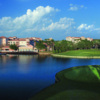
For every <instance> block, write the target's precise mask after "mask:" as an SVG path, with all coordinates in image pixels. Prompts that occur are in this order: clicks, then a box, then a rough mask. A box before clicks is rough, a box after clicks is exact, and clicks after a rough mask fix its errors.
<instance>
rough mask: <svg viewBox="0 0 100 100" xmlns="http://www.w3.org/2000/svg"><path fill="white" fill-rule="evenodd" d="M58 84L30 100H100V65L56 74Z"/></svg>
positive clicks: (71, 69) (74, 68) (75, 68)
mask: <svg viewBox="0 0 100 100" xmlns="http://www.w3.org/2000/svg"><path fill="white" fill-rule="evenodd" d="M56 82H57V83H55V84H54V85H52V86H50V87H48V88H46V89H44V90H43V91H41V92H40V93H38V94H37V95H35V96H34V97H32V98H31V99H30V100H99V99H100V65H94V66H92V65H89V66H81V67H73V68H69V69H66V70H63V71H61V72H59V73H57V74H56Z"/></svg>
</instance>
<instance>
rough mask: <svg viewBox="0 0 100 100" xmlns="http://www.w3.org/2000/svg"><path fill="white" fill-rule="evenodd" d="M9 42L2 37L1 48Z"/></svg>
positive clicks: (0, 40) (0, 38) (0, 39)
mask: <svg viewBox="0 0 100 100" xmlns="http://www.w3.org/2000/svg"><path fill="white" fill-rule="evenodd" d="M7 41H8V38H6V37H4V36H1V37H0V46H6V45H7Z"/></svg>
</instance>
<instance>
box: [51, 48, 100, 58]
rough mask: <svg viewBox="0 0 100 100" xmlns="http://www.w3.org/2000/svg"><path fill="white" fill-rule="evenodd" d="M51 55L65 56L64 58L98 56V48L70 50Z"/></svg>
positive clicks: (99, 54)
mask: <svg viewBox="0 0 100 100" xmlns="http://www.w3.org/2000/svg"><path fill="white" fill-rule="evenodd" d="M52 55H53V56H55V57H65V58H100V50H98V49H88V50H71V51H67V52H63V53H58V54H52Z"/></svg>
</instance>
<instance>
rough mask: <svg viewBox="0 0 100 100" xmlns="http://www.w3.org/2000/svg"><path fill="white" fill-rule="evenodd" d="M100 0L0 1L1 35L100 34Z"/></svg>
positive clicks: (77, 35)
mask: <svg viewBox="0 0 100 100" xmlns="http://www.w3.org/2000/svg"><path fill="white" fill-rule="evenodd" d="M99 4H100V1H99V0H0V36H6V37H9V36H17V37H41V38H42V39H45V38H50V37H52V38H53V39H55V40H62V39H65V38H66V37H67V36H76V37H80V36H85V37H91V38H97V39H98V38H99V37H100V21H99V18H100V11H99V9H100V6H99Z"/></svg>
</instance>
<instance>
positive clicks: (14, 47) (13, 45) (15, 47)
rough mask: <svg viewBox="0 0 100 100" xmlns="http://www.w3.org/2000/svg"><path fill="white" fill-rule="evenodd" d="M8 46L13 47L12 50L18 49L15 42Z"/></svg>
mask: <svg viewBox="0 0 100 100" xmlns="http://www.w3.org/2000/svg"><path fill="white" fill-rule="evenodd" d="M10 48H11V49H13V50H17V49H18V47H17V46H16V45H15V44H12V45H10Z"/></svg>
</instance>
